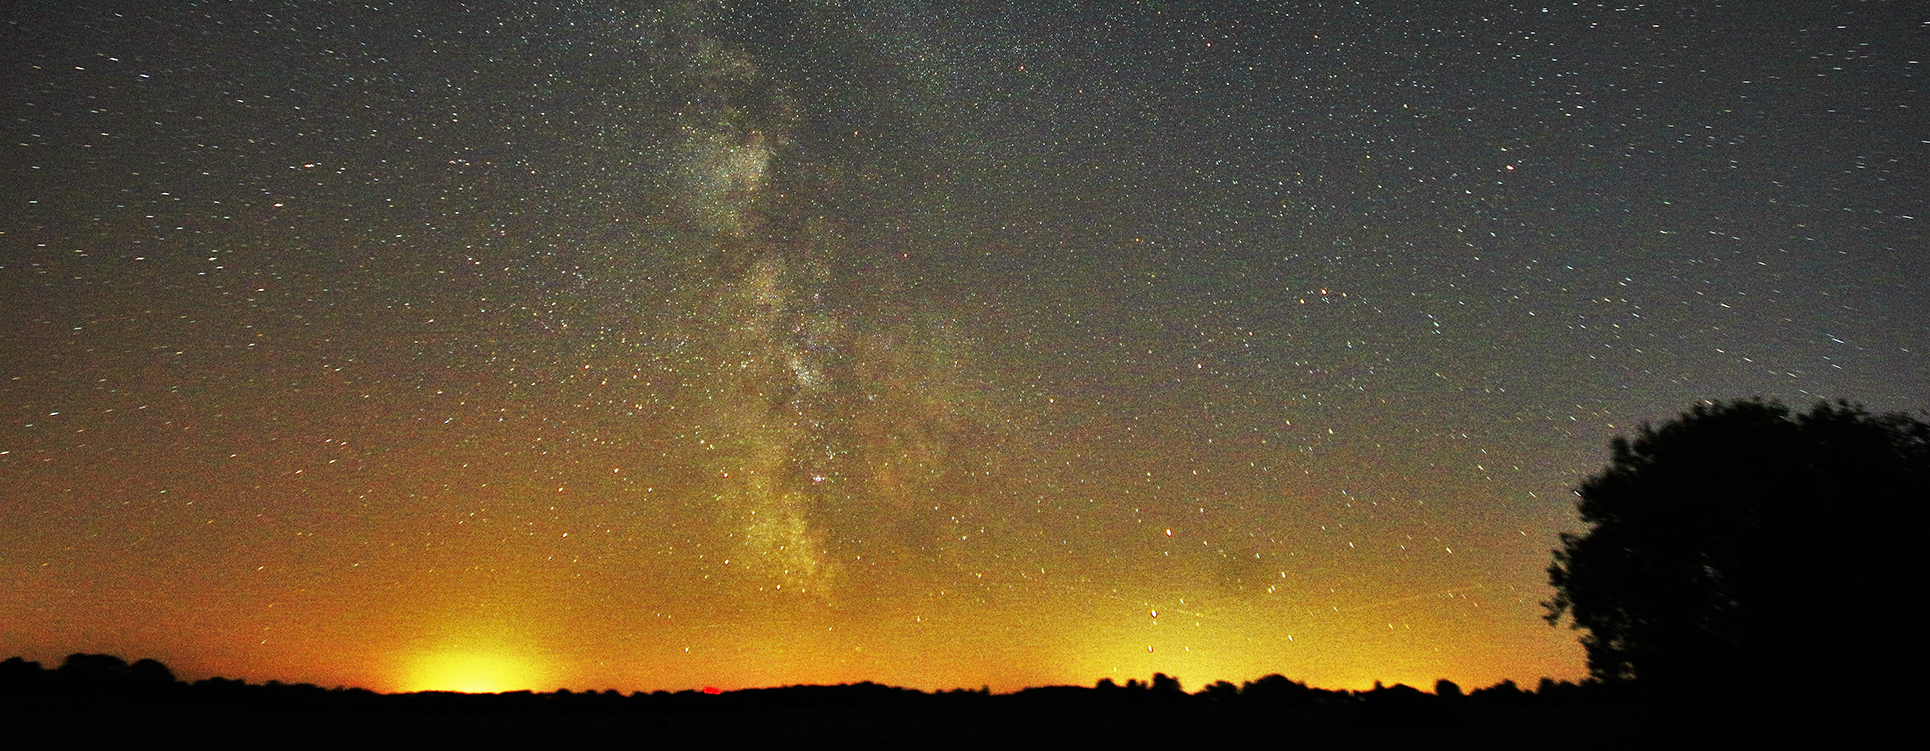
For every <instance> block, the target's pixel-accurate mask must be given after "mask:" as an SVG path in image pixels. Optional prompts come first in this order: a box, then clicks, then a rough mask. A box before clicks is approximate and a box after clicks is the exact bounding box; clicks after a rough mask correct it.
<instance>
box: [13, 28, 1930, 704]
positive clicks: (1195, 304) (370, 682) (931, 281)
mask: <svg viewBox="0 0 1930 751" xmlns="http://www.w3.org/2000/svg"><path fill="white" fill-rule="evenodd" d="M967 5H968V7H953V6H951V5H947V4H940V3H929V2H916V1H912V0H905V1H901V2H890V1H885V0H879V1H875V2H797V3H780V2H746V3H726V2H697V1H694V0H692V1H686V2H666V3H642V2H637V3H622V2H612V3H596V2H573V3H557V4H551V5H545V6H541V7H536V6H529V5H527V4H523V5H516V6H515V7H505V6H497V5H490V4H477V3H459V4H434V5H421V4H406V3H334V2H330V3H293V2H268V1H249V2H229V3H213V4H210V3H176V4H160V5H156V4H153V3H135V2H105V1H101V2H75V3H35V2H24V3H17V4H11V5H9V6H7V7H8V8H10V10H7V11H6V13H7V17H6V18H5V19H4V20H5V23H4V25H0V33H3V34H4V35H5V41H4V44H0V50H4V51H3V52H0V65H4V70H5V71H6V73H5V77H4V79H0V85H3V86H4V87H5V90H6V92H7V97H6V100H5V101H6V104H5V105H4V107H5V114H6V117H5V118H3V119H0V123H3V124H0V129H4V139H0V154H4V156H0V174H4V175H5V176H6V179H5V180H4V181H0V206H4V207H5V209H4V211H3V212H0V312H4V318H5V320H6V321H7V322H8V325H7V326H6V327H5V329H4V330H0V651H5V652H7V653H8V654H20V655H23V656H26V657H28V658H29V659H39V660H43V661H46V660H57V659H58V657H59V656H60V655H64V654H67V653H69V652H74V651H85V652H110V653H118V654H124V655H128V656H130V657H133V656H151V657H155V658H158V659H161V660H163V661H164V662H166V663H167V664H169V665H170V666H173V667H174V669H175V670H176V671H177V672H179V673H181V674H183V675H185V676H188V677H201V676H206V675H215V674H219V675H226V676H235V677H243V678H248V679H251V680H267V679H271V678H273V679H280V680H284V681H306V682H313V683H318V684H322V685H336V684H347V685H361V686H366V687H370V688H375V689H379V690H415V689H426V688H457V689H464V690H505V689H515V688H532V689H538V690H549V689H554V688H557V687H570V688H573V689H601V688H606V687H615V688H620V689H624V690H655V689H670V690H681V689H685V688H693V687H698V686H705V685H711V686H722V687H726V688H736V687H747V686H768V685H781V684H793V683H839V682H856V681H863V680H872V681H878V682H881V683H887V684H896V685H903V686H911V687H917V688H925V689H932V688H952V687H960V686H966V687H977V686H980V685H989V686H991V687H992V688H994V689H997V690H1010V689H1016V688H1019V687H1023V686H1028V685H1042V684H1048V683H1075V684H1086V685H1090V684H1091V683H1092V682H1093V681H1095V680H1097V679H1099V678H1102V677H1109V678H1114V679H1116V680H1120V681H1122V682H1123V680H1124V679H1126V678H1140V679H1142V680H1143V679H1145V678H1146V677H1148V676H1150V675H1151V674H1152V673H1153V672H1155V671H1159V672H1165V673H1168V674H1173V675H1177V676H1180V677H1181V678H1182V679H1183V680H1184V681H1185V683H1186V685H1187V687H1188V688H1189V689H1194V688H1197V687H1198V686H1200V685H1203V684H1204V683H1208V682H1211V681H1214V680H1220V679H1227V680H1233V681H1236V682H1237V681H1241V680H1248V679H1253V678H1257V677H1259V676H1262V675H1265V674H1268V673H1275V672H1278V673H1283V674H1286V675H1288V676H1289V677H1292V678H1295V679H1301V680H1306V681H1307V682H1309V683H1311V684H1313V685H1317V686H1324V687H1333V688H1363V687H1366V686H1368V685H1371V684H1372V683H1373V682H1374V681H1376V680H1384V681H1387V682H1389V683H1393V682H1405V683H1409V684H1412V685H1426V684H1428V683H1431V682H1432V681H1433V680H1434V679H1436V678H1449V679H1452V680H1454V681H1456V682H1459V683H1461V684H1462V685H1465V686H1482V685H1488V684H1491V683H1494V682H1496V681H1499V680H1501V679H1503V678H1513V679H1515V680H1517V681H1530V680H1533V679H1534V678H1537V677H1540V676H1543V675H1547V676H1553V677H1557V678H1577V677H1579V676H1581V675H1583V674H1584V673H1585V670H1584V667H1583V661H1582V654H1581V650H1580V648H1579V646H1578V645H1577V643H1576V640H1575V636H1574V634H1573V633H1572V632H1569V631H1566V630H1557V629H1552V628H1549V627H1548V626H1547V625H1546V624H1545V623H1544V622H1543V621H1542V620H1541V619H1540V618H1539V616H1540V615H1541V613H1542V612H1543V611H1542V608H1541V606H1540V605H1539V603H1540V601H1542V600H1544V599H1546V598H1547V597H1548V596H1549V594H1550V593H1549V590H1548V588H1547V584H1546V574H1545V572H1544V569H1545V568H1546V566H1547V565H1548V561H1549V553H1548V551H1549V549H1550V548H1551V547H1553V546H1554V545H1555V544H1556V542H1555V541H1556V537H1555V536H1556V535H1557V534H1558V533H1560V532H1563V531H1573V530H1575V529H1576V527H1577V521H1576V520H1575V517H1574V512H1573V502H1572V498H1573V496H1572V492H1571V489H1572V488H1573V487H1574V486H1575V485H1576V484H1578V483H1579V482H1580V481H1581V479H1582V478H1583V477H1585V476H1587V475H1588V474H1589V473H1592V472H1594V471H1596V470H1597V469H1599V468H1600V467H1601V466H1602V464H1603V463H1604V462H1605V461H1606V458H1607V446H1608V443H1609V440H1610V439H1611V438H1612V437H1614V436H1615V435H1617V434H1622V433H1627V432H1629V431H1631V430H1633V429H1634V428H1635V427H1636V426H1638V425H1639V424H1640V423H1642V422H1643V421H1657V420H1662V419H1666V418H1668V417H1670V416H1672V415H1674V414H1675V413H1676V412H1678V411H1680V410H1682V409H1684V408H1686V407H1687V406H1689V405H1691V404H1693V403H1695V402H1697V401H1700V400H1704V399H1727V398H1732V397H1741V396H1753V395H1762V396H1765V397H1771V398H1779V399H1783V400H1785V401H1787V402H1789V403H1791V404H1793V405H1798V406H1801V407H1807V405H1808V404H1810V403H1811V402H1814V401H1815V400H1818V399H1838V398H1843V399H1850V400H1852V401H1858V402H1861V403H1864V404H1866V405H1868V406H1869V407H1870V408H1871V409H1873V410H1879V411H1887V410H1911V409H1922V408H1924V406H1925V405H1924V404H1923V403H1922V397H1923V395H1924V394H1926V393H1930V363H1926V361H1925V357H1924V351H1923V348H1924V346H1925V341H1926V338H1927V337H1926V335H1927V334H1930V285H1927V284H1926V282H1927V281H1930V245H1927V244H1926V239H1925V230H1924V224H1923V222H1924V217H1926V216H1930V206H1927V205H1926V198H1925V197H1926V196H1930V185H1926V176H1927V175H1930V118H1926V115H1925V113H1924V111H1923V107H1922V106H1920V102H1921V100H1922V99H1923V94H1924V76H1925V64H1924V57H1925V56H1924V50H1926V49H1930V25H1926V24H1930V17H1923V16H1922V14H1921V13H1916V11H1915V9H1914V8H1911V7H1908V5H1907V4H1903V3H1883V2H1817V3H1808V4H1804V5H1803V6H1802V7H1800V8H1793V9H1788V8H1785V9H1779V10H1778V11H1777V13H1776V14H1774V15H1764V14H1763V12H1761V11H1759V10H1754V9H1751V8H1748V7H1742V6H1737V7H1729V6H1726V5H1721V4H1710V3H1698V4H1691V6H1692V7H1672V6H1668V5H1662V4H1636V3H1597V2H1582V3H1554V4H1546V5H1538V4H1520V3H1507V2H1479V3H1466V4H1457V5H1455V6H1454V7H1452V8H1442V9H1432V8H1428V9H1416V8H1414V7H1413V5H1412V4H1411V3H1405V4H1404V3H1380V2H1305V3H1278V4H1251V5H1252V7H1247V8H1239V9H1211V10H1201V9H1199V8H1196V7H1190V6H1186V4H1163V3H1143V4H1106V7H1103V8H1102V7H1097V4H1090V3H1073V2H1046V3H1024V4H1018V3H1009V4H967ZM1913 13H1915V15H1913Z"/></svg>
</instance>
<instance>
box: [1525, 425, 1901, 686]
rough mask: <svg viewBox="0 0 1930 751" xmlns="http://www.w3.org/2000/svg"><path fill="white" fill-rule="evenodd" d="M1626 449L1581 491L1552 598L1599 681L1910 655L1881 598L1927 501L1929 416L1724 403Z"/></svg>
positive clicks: (1554, 612) (1864, 663)
mask: <svg viewBox="0 0 1930 751" xmlns="http://www.w3.org/2000/svg"><path fill="white" fill-rule="evenodd" d="M1612 449H1613V455H1612V459H1611V460H1610V462H1609V464H1608V466H1607V467H1606V468H1604V469H1603V470H1602V471H1601V472H1599V473H1597V474H1595V475H1593V476H1591V477H1589V478H1588V479H1587V480H1586V481H1585V482H1583V483H1582V485H1581V486H1580V488H1578V489H1577V491H1576V494H1577V496H1578V501H1577V506H1578V510H1579V511H1580V514H1581V520H1582V521H1583V522H1584V523H1585V524H1586V525H1587V527H1586V529H1585V530H1584V531H1583V532H1581V533H1580V534H1564V535H1562V536H1561V547H1560V548H1558V549H1556V550H1555V551H1554V563H1553V564H1552V565H1550V566H1549V567H1548V575H1549V582H1550V583H1551V584H1552V585H1553V586H1554V589H1555V596H1554V598H1553V599H1552V600H1550V601H1549V602H1547V603H1544V605H1545V606H1546V607H1547V610H1548V614H1547V618H1548V621H1549V622H1550V623H1551V624H1559V623H1560V622H1561V620H1562V618H1563V617H1564V616H1567V618H1568V619H1569V621H1570V623H1571V626H1572V627H1573V628H1576V629H1580V630H1582V631H1584V632H1585V633H1584V635H1583V637H1582V645H1583V647H1584V649H1585V650H1586V651H1587V655H1588V666H1589V670H1590V672H1591V673H1592V674H1593V675H1594V676H1595V677H1596V678H1598V679H1602V680H1609V681H1615V680H1627V679H1635V680H1636V682H1637V683H1638V684H1642V685H1648V686H1651V687H1655V688H1661V689H1685V688H1689V687H1694V686H1698V685H1707V683H1708V682H1710V681H1724V682H1729V681H1747V682H1749V683H1750V684H1751V685H1759V686H1765V687H1767V686H1772V685H1774V684H1776V683H1779V682H1780V683H1784V684H1786V683H1787V682H1788V681H1789V680H1801V681H1803V682H1806V683H1824V684H1837V685H1841V684H1846V683H1861V682H1863V681H1864V680H1865V679H1866V675H1865V672H1866V671H1870V670H1873V666H1874V665H1876V664H1881V663H1880V662H1879V659H1880V658H1881V657H1882V656H1883V653H1884V652H1885V651H1901V650H1902V649H1903V647H1902V645H1901V643H1900V637H1895V636H1891V637H1885V636H1884V635H1885V634H1886V633H1892V632H1893V629H1892V627H1890V626H1888V625H1886V621H1885V615H1884V613H1883V612H1882V611H1883V606H1882V604H1881V603H1882V601H1883V600H1884V599H1886V598H1887V599H1894V597H1895V594H1896V592H1895V591H1894V589H1895V587H1896V585H1897V583H1898V581H1897V580H1898V579H1901V578H1902V574H1903V572H1904V571H1905V570H1906V569H1905V568H1904V565H1905V564H1904V562H1903V555H1902V550H1901V549H1902V547H1903V546H1902V545H1900V544H1898V543H1899V542H1901V539H1902V534H1903V533H1902V532H1901V531H1900V530H1902V529H1905V528H1908V527H1911V526H1914V525H1913V521H1914V515H1915V514H1916V512H1917V509H1918V508H1920V507H1921V506H1922V505H1923V502H1924V501H1925V500H1930V491H1927V490H1926V482H1930V424H1925V423H1924V422H1922V421H1920V420H1917V419H1915V418H1912V417H1910V416H1907V415H1902V414H1889V415H1881V416H1878V415H1872V414H1870V413H1869V412H1867V411H1865V410H1864V409H1863V408H1861V407H1859V406H1853V405H1850V404H1847V403H1837V404H1828V403H1824V404H1818V405H1817V406H1816V407H1815V408H1813V409H1811V410H1810V411H1808V412H1805V413H1800V414H1793V413H1792V412H1791V411H1790V410H1789V408H1787V407H1785V406H1783V405H1782V404H1780V403H1777V402H1765V401H1762V400H1759V399H1758V400H1746V401H1734V402H1728V403H1715V402H1710V403H1704V404H1702V405H1698V406H1696V407H1695V408H1693V409H1691V410H1690V411H1688V412H1685V413H1683V414H1681V415H1679V416H1678V417H1676V418H1675V419H1673V420H1670V421H1669V422H1667V423H1664V424H1663V425H1661V426H1660V427H1652V426H1649V425H1643V426H1642V428H1641V429H1640V431H1638V433H1637V435H1636V436H1635V438H1634V440H1629V439H1627V438H1620V437H1618V438H1616V439H1615V440H1614V442H1613V444H1612ZM1906 515H1908V516H1906ZM1885 590H1891V591H1885ZM1769 690H1774V689H1769Z"/></svg>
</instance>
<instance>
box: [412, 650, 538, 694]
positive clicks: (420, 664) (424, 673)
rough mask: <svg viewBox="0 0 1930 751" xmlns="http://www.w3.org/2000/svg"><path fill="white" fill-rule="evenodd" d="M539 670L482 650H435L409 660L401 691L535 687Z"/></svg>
mask: <svg viewBox="0 0 1930 751" xmlns="http://www.w3.org/2000/svg"><path fill="white" fill-rule="evenodd" d="M535 686H536V671H535V670H533V669H531V667H530V666H529V665H528V663H526V662H525V661H523V660H520V659H517V658H515V657H510V656H506V655H501V654H489V653H481V652H434V653H429V654H424V655H419V656H416V657H414V658H412V659H411V660H410V664H409V666H408V669H407V677H406V678H405V679H404V680H403V681H402V683H401V687H400V689H398V690H401V691H455V692H460V693H465V694H494V693H501V692H504V691H518V690H534V689H535Z"/></svg>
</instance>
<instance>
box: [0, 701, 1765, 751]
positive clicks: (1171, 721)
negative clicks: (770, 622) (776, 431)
mask: <svg viewBox="0 0 1930 751" xmlns="http://www.w3.org/2000/svg"><path fill="white" fill-rule="evenodd" d="M1358 709H1359V708H1358V707H1347V706H1312V707H1294V708H1284V709H1267V708H1249V707H1237V708H1222V707H1214V706H1197V705H1192V706H1143V707H1095V706H1065V705H1052V704H1032V705H1020V704H1010V703H1007V704H1003V705H993V704H982V705H976V706H974V705H965V704H934V705H912V706H895V707H878V706H870V707H817V708H812V709H788V710H776V709H773V710H756V711H742V712H716V713H701V714H694V715H659V716H634V717H558V716H527V715H523V716H503V715H496V716H487V715H484V716H476V715H467V714H456V715H452V714H416V713H409V714H399V713H366V712H315V711H277V710H243V709H236V708H227V707H209V706H194V705H181V704H162V703H147V702H106V703H101V704H98V705H94V706H88V707H79V706H74V705H71V704H67V705H64V706H63V705H62V703H53V702H48V703H36V702H35V701H33V700H31V699H19V698H15V699H11V700H8V701H7V702H5V704H4V705H0V727H4V728H5V729H6V730H5V736H0V746H7V747H11V748H130V747H140V746H154V745H163V746H174V747H200V748H206V747H239V746H249V747H258V748H370V747H377V748H380V747H388V748H404V747H406V748H436V747H447V748H565V747H586V748H752V747H772V746H787V747H792V748H800V747H810V748H825V747H854V748H870V747H901V748H984V747H986V746H988V745H990V746H994V747H998V746H1005V747H1017V748H1033V747H1049V748H1080V747H1096V746H1100V745H1106V746H1117V747H1129V748H1130V747H1137V748H1146V747H1153V748H1160V747H1168V748H1171V747H1186V748H1349V749H1374V748H1403V749H1416V748H1420V749H1438V748H1551V747H1554V748H1567V749H1591V748H1602V749H1610V748H1613V749H1627V748H1640V746H1641V745H1643V744H1666V745H1668V746H1672V747H1673V746H1681V745H1682V744H1683V743H1684V742H1685V741H1687V742H1689V743H1695V744H1696V745H1705V744H1709V745H1714V746H1717V747H1723V746H1732V745H1736V744H1739V743H1747V742H1749V740H1750V739H1751V738H1752V737H1753V736H1757V735H1759V732H1757V730H1756V729H1744V728H1739V727H1736V726H1732V725H1730V724H1729V723H1724V722H1720V721H1715V720H1708V721H1696V722H1684V721H1683V720H1682V718H1683V716H1685V715H1682V714H1680V713H1670V712H1663V711H1657V710H1653V709H1640V708H1631V707H1491V706H1490V707H1480V706H1464V707H1460V708H1458V710H1457V711H1456V712H1455V713H1454V715H1453V716H1451V717H1447V718H1439V717H1437V718H1431V719H1430V720H1429V721H1427V722H1393V723H1386V724H1384V725H1383V726H1367V725H1364V724H1363V723H1362V721H1361V718H1360V717H1359V711H1358ZM1686 716H1692V715H1686ZM1698 741H1700V742H1698Z"/></svg>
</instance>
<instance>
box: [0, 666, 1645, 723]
mask: <svg viewBox="0 0 1930 751" xmlns="http://www.w3.org/2000/svg"><path fill="white" fill-rule="evenodd" d="M1611 693H1612V691H1611V687H1609V686H1606V685H1603V684H1582V685H1577V684H1573V683H1567V682H1555V681H1551V680H1548V679H1543V680H1542V682H1541V684H1540V685H1539V686H1538V687H1537V688H1536V689H1535V690H1532V691H1528V690H1523V689H1521V688H1520V687H1518V686H1516V685H1515V684H1514V682H1512V681H1503V682H1501V683H1499V684H1496V685H1494V686H1490V687H1487V688H1480V689H1475V690H1474V691H1472V692H1469V693H1467V694H1465V695H1464V694H1462V692H1461V690H1460V687H1458V686H1456V685H1455V684H1454V683H1452V682H1449V681H1445V680H1443V681H1440V682H1438V683H1436V684H1435V692H1434V693H1432V694H1430V693H1424V692H1422V691H1420V690H1419V689H1415V688H1411V687H1408V686H1404V685H1398V684H1397V685H1394V686H1391V687H1383V686H1380V685H1379V684H1376V685H1375V688H1374V689H1373V690H1371V691H1337V690H1328V689H1319V688H1312V687H1309V686H1308V685H1307V684H1306V683H1304V682H1299V681H1292V680H1288V679H1287V678H1285V677H1284V676H1280V675H1277V674H1276V675H1269V676H1266V677H1264V678H1260V679H1258V680H1253V681H1247V682H1245V683H1244V684H1241V685H1238V686H1235V685H1234V684H1232V683H1229V682H1227V681H1220V682H1217V683H1214V684H1212V685H1209V686H1206V687H1205V688H1203V689H1201V690H1200V691H1198V692H1196V693H1192V694H1188V693H1186V692H1185V691H1183V690H1182V689H1181V688H1180V683H1179V679H1177V678H1173V677H1170V676H1167V675H1166V674H1164V673H1160V674H1156V675H1154V676H1153V679H1152V681H1151V682H1141V681H1139V680H1137V679H1132V680H1128V681H1126V683H1125V684H1124V685H1121V684H1118V683H1115V682H1114V681H1113V680H1112V679H1110V678H1108V679H1103V680H1100V681H1099V682H1098V684H1097V685H1095V686H1091V687H1087V686H1040V687H1035V688H1027V689H1023V690H1021V691H1018V692H1015V693H1011V694H992V693H991V692H990V691H989V690H986V689H978V690H969V689H959V690H953V691H937V692H931V693H927V692H924V691H918V690H916V689H909V688H897V687H892V686H884V685H880V684H877V683H871V682H864V683H855V684H842V685H836V686H785V687H781V688H755V689H743V690H738V691H726V692H721V693H719V694H706V693H703V692H700V691H678V692H670V691H656V692H650V693H645V692H636V693H631V694H623V693H619V692H617V691H615V690H608V691H580V692H579V691H570V690H568V689H562V690H558V691H555V692H550V693H536V692H532V691H511V692H505V693H499V694H462V693H454V692H445V691H423V692H416V693H406V694H380V693H376V692H374V691H369V690H367V689H360V688H339V687H338V688H332V689H331V688H322V687H320V686H315V685H311V684H306V683H292V684H291V683H282V682H279V681H269V682H267V683H263V684H254V683H247V682H245V681H240V680H235V679H231V678H206V679H202V680H199V681H194V682H193V683H187V682H183V681H180V680H178V679H176V678H175V676H174V673H173V671H171V670H169V669H168V667H167V666H166V665H164V664H162V663H160V662H158V661H156V660H148V659H144V660H138V661H135V662H133V663H128V662H127V661H125V660H123V659H121V658H119V657H115V656H112V655H98V654H73V655H69V656H68V657H67V659H66V660H65V661H64V662H62V663H61V665H60V667H59V668H57V669H51V670H49V669H46V668H43V667H42V666H41V665H40V663H37V662H30V661H27V660H23V659H21V658H19V657H13V658H10V659H7V660H6V661H4V662H0V698H9V699H13V700H16V701H17V700H21V699H26V700H29V701H31V702H33V703H37V704H46V703H61V704H74V703H79V704H86V703H95V702H103V701H107V702H112V701H121V702H126V701H140V702H160V703H167V704H184V705H202V706H218V707H224V708H231V709H241V710H273V711H328V712H345V711H346V712H364V713H406V714H435V715H491V716H503V715H520V716H538V717H540V716H571V717H585V716H604V717H620V716H636V715H665V714H702V713H717V712H757V711H768V710H794V709H815V708H826V707H846V708H886V707H894V706H912V705H934V704H977V705H984V706H992V705H1005V706H1022V705H1023V706H1042V705H1044V706H1049V705H1068V706H1087V707H1135V706H1161V705H1164V706H1202V707H1206V706H1218V707H1229V708H1231V707H1247V708H1293V707H1316V706H1335V707H1339V706H1358V707H1360V708H1361V712H1362V714H1361V717H1362V721H1363V722H1366V723H1369V724H1400V723H1404V722H1409V721H1416V722H1418V721H1429V722H1433V721H1444V720H1447V719H1449V718H1451V717H1452V715H1453V711H1454V708H1455V707H1456V706H1459V705H1461V704H1463V703H1466V704H1476V705H1493V706H1535V705H1549V704H1576V703H1581V702H1588V701H1600V700H1604V699H1612V697H1611V696H1610V694H1611Z"/></svg>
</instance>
